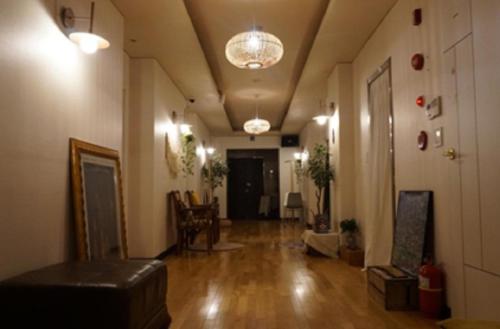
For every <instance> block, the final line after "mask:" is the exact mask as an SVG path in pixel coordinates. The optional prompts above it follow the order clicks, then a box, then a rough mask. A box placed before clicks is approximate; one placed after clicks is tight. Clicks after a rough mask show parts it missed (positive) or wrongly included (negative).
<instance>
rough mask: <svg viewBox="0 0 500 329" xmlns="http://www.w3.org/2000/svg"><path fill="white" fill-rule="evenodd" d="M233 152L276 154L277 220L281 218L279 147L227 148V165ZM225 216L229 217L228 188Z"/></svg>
mask: <svg viewBox="0 0 500 329" xmlns="http://www.w3.org/2000/svg"><path fill="white" fill-rule="evenodd" d="M235 151H242V152H252V151H253V152H259V151H274V152H275V154H276V163H277V171H278V172H277V173H276V177H277V179H278V184H277V186H278V209H277V211H278V219H280V218H281V210H282V209H281V207H282V205H281V168H280V165H281V162H280V148H279V147H269V148H262V147H261V148H230V149H229V148H228V149H226V161H227V163H229V158H230V156H229V154H230V153H231V152H235ZM230 174H231V173H229V174H228V175H230ZM228 178H229V177H227V178H226V180H228ZM226 215H227V217H229V186H226Z"/></svg>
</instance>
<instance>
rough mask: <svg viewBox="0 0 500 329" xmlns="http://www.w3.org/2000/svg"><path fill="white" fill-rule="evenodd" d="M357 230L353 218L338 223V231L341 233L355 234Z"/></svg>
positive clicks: (356, 224)
mask: <svg viewBox="0 0 500 329" xmlns="http://www.w3.org/2000/svg"><path fill="white" fill-rule="evenodd" d="M358 230H359V227H358V223H357V222H356V220H355V219H354V218H350V219H344V220H342V221H341V222H340V231H341V232H342V233H356V232H357V231H358Z"/></svg>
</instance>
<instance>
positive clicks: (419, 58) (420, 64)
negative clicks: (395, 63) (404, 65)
mask: <svg viewBox="0 0 500 329" xmlns="http://www.w3.org/2000/svg"><path fill="white" fill-rule="evenodd" d="M424 62H425V60H424V55H422V54H415V55H413V57H412V58H411V66H412V67H413V68H414V69H415V70H417V71H420V70H422V69H423V68H424Z"/></svg>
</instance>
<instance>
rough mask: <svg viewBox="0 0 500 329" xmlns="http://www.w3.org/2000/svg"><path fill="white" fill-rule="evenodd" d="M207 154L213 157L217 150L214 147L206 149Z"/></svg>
mask: <svg viewBox="0 0 500 329" xmlns="http://www.w3.org/2000/svg"><path fill="white" fill-rule="evenodd" d="M205 152H207V154H208V155H213V154H214V153H215V148H214V147H207V148H206V149H205Z"/></svg>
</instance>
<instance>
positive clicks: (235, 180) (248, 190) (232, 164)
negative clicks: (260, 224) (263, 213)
mask: <svg viewBox="0 0 500 329" xmlns="http://www.w3.org/2000/svg"><path fill="white" fill-rule="evenodd" d="M228 166H229V175H228V189H227V194H228V195H227V200H228V214H229V218H230V219H256V218H257V217H258V212H259V201H260V197H261V195H262V191H263V160H262V159H229V160H228Z"/></svg>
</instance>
